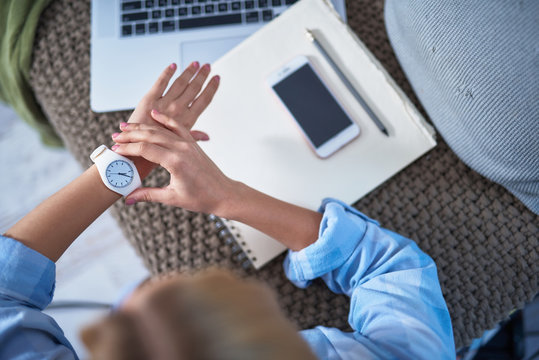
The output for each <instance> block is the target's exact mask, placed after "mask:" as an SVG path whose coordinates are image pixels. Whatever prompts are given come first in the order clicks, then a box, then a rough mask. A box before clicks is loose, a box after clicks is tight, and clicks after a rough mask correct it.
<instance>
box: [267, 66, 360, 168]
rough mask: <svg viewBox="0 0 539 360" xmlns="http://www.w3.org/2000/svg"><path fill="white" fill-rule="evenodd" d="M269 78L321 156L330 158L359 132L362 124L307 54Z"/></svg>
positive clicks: (315, 150)
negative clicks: (350, 112) (353, 115)
mask: <svg viewBox="0 0 539 360" xmlns="http://www.w3.org/2000/svg"><path fill="white" fill-rule="evenodd" d="M268 82H269V84H270V86H271V88H272V89H273V91H274V92H275V94H276V95H277V97H278V98H279V100H280V101H281V102H282V104H283V105H284V107H285V108H286V109H287V110H288V112H289V113H290V115H291V116H292V118H293V119H294V120H295V121H296V123H297V124H298V125H299V128H300V129H301V132H302V133H303V135H304V136H305V138H306V140H307V142H308V143H309V145H310V147H311V148H312V149H313V151H314V152H315V154H316V155H318V156H319V157H321V158H327V157H328V156H330V155H331V154H333V153H334V152H335V151H337V150H339V149H340V148H342V147H343V146H344V145H346V144H347V143H349V142H350V141H352V140H353V139H354V138H356V137H357V136H358V135H359V132H360V130H359V126H358V125H357V124H356V123H355V122H354V121H353V120H352V119H351V118H350V116H349V115H348V114H347V112H346V111H345V110H344V108H343V107H342V106H341V104H340V103H339V101H338V100H337V98H336V97H335V96H334V95H333V94H332V93H331V91H330V90H329V89H328V88H327V86H326V85H325V84H324V83H323V82H322V80H321V79H320V76H318V74H317V73H316V71H315V70H314V68H313V67H312V65H311V63H310V62H309V59H307V57H306V56H303V55H301V56H298V57H296V58H294V59H293V60H292V61H290V62H288V63H287V64H286V65H284V66H283V67H282V68H281V69H279V70H277V71H275V72H274V73H272V74H271V75H270V76H269V78H268Z"/></svg>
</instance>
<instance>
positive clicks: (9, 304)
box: [0, 199, 455, 359]
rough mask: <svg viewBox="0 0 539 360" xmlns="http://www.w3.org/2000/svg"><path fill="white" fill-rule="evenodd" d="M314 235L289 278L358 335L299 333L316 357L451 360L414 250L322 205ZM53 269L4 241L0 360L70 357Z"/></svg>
mask: <svg viewBox="0 0 539 360" xmlns="http://www.w3.org/2000/svg"><path fill="white" fill-rule="evenodd" d="M320 211H323V213H324V216H323V219H322V223H321V225H320V238H319V239H318V240H317V241H316V242H315V243H314V244H312V245H310V246H308V247H306V248H305V249H303V250H301V251H298V252H293V251H290V252H289V254H288V256H287V258H286V260H285V264H284V267H285V271H286V274H287V276H288V278H289V279H290V280H291V281H292V282H294V283H295V284H296V285H298V286H300V287H305V286H308V285H309V283H310V281H311V280H313V279H315V278H318V277H321V278H322V279H323V280H324V281H325V282H326V284H327V285H328V287H329V288H330V289H331V290H332V291H334V292H336V293H343V294H346V295H348V296H349V297H350V299H351V304H350V314H349V322H350V325H351V327H352V329H353V330H354V332H350V333H345V332H342V331H340V330H338V329H333V328H326V327H323V326H317V327H316V328H314V329H310V330H304V331H302V332H301V335H302V336H303V338H304V339H305V340H306V341H307V342H308V343H309V344H310V346H311V348H312V349H313V351H314V352H315V353H316V354H317V355H318V357H319V358H320V359H379V358H382V359H434V358H435V359H454V358H455V349H454V341H453V332H452V328H451V320H450V318H449V313H448V311H447V307H446V304H445V301H444V299H443V296H442V292H441V290H440V285H439V283H438V276H437V273H436V265H435V264H434V262H433V261H432V259H431V258H430V257H429V256H427V255H426V254H425V253H423V252H422V251H421V250H419V248H418V247H417V245H416V244H415V243H414V242H413V241H411V240H409V239H406V238H404V237H402V236H400V235H397V234H395V233H392V232H390V231H388V230H385V229H382V228H380V227H379V225H378V223H377V222H375V221H373V220H371V219H369V218H368V217H366V216H365V215H363V214H362V213H360V212H359V211H357V210H355V209H353V208H351V207H349V206H347V205H346V204H344V203H342V202H339V201H336V200H333V199H326V200H324V202H323V203H322V206H321V208H320ZM54 283H55V264H54V263H53V262H52V261H50V260H49V259H48V258H46V257H45V256H43V255H41V254H39V253H38V252H36V251H34V250H32V249H29V248H28V247H26V246H24V245H23V244H21V243H20V242H18V241H16V240H13V239H10V238H7V237H0V359H30V358H32V359H33V358H39V359H53V358H54V359H76V358H77V355H76V354H75V352H74V350H73V348H72V347H71V345H70V343H69V341H68V340H67V339H66V337H65V336H64V334H63V332H62V330H61V329H60V327H59V326H58V324H57V323H56V322H55V321H54V320H53V319H52V318H51V317H49V316H48V315H45V314H43V313H42V310H43V309H44V308H45V307H47V305H48V304H49V303H50V302H51V301H52V297H53V293H54Z"/></svg>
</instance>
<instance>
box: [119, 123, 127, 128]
mask: <svg viewBox="0 0 539 360" xmlns="http://www.w3.org/2000/svg"><path fill="white" fill-rule="evenodd" d="M127 125H128V124H127V123H126V122H123V123H120V129H125V128H126V127H127Z"/></svg>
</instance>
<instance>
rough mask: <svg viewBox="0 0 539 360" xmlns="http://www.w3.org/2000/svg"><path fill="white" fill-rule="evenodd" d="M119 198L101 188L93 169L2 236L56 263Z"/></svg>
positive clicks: (102, 185)
mask: <svg viewBox="0 0 539 360" xmlns="http://www.w3.org/2000/svg"><path fill="white" fill-rule="evenodd" d="M119 198H120V195H119V194H116V193H115V192H113V191H111V190H109V189H108V188H107V187H106V186H105V184H103V182H102V180H101V178H100V176H99V172H98V171H97V168H96V166H95V165H94V166H92V167H90V168H89V169H88V170H86V171H85V172H84V173H83V174H82V175H80V176H79V177H78V178H76V179H75V180H73V181H72V182H71V183H69V184H68V185H67V186H65V187H64V188H63V189H61V190H60V191H58V192H57V193H56V194H54V195H52V196H51V197H49V198H48V199H47V200H45V201H44V202H43V203H41V204H40V205H39V206H37V207H36V208H35V209H34V210H32V211H31V212H30V213H29V214H27V215H26V216H25V217H24V218H22V219H21V220H20V221H19V222H17V223H16V224H15V225H14V226H13V227H11V228H10V229H9V230H8V231H7V232H6V234H5V235H6V236H9V237H11V238H14V239H16V240H18V241H20V242H21V243H23V244H24V245H26V246H28V247H29V248H31V249H34V250H36V251H38V252H40V253H41V254H43V255H45V256H46V257H48V258H49V259H51V260H52V261H56V260H58V259H59V258H60V256H61V255H62V254H63V253H64V251H65V250H66V249H67V248H68V247H69V246H70V245H71V243H72V242H73V241H74V240H75V239H76V238H77V237H78V236H79V235H80V233H82V232H83V231H84V230H85V229H86V228H87V227H88V226H89V225H90V224H91V223H92V222H93V221H94V220H95V219H96V218H97V217H99V215H101V214H102V213H103V212H104V211H105V210H106V209H108V208H109V207H110V206H111V205H112V204H113V203H114V202H115V201H116V200H118V199H119Z"/></svg>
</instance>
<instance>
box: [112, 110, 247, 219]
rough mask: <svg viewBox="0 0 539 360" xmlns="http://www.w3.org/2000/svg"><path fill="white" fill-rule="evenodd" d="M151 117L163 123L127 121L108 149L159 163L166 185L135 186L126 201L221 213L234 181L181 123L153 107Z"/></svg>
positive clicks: (231, 193)
mask: <svg viewBox="0 0 539 360" xmlns="http://www.w3.org/2000/svg"><path fill="white" fill-rule="evenodd" d="M151 116H152V117H153V119H155V120H156V121H157V122H158V123H160V124H161V125H163V126H159V125H153V124H127V125H126V126H124V127H123V128H122V130H123V132H122V133H120V134H118V135H116V136H115V137H114V141H116V143H117V145H115V146H113V147H112V149H113V150H114V151H116V152H117V153H118V154H121V155H124V156H136V157H142V158H144V159H146V160H147V161H149V162H152V163H155V164H159V165H161V166H162V167H164V168H165V169H166V170H167V171H168V172H169V173H170V184H169V185H167V186H165V187H163V188H139V189H137V190H135V191H134V192H132V193H131V194H129V196H127V198H126V204H127V205H131V204H134V203H137V202H160V203H163V204H167V205H173V206H178V207H182V208H185V209H187V210H191V211H197V212H204V213H207V214H210V213H211V214H216V215H224V213H225V211H224V209H223V208H224V207H225V206H226V204H227V203H228V202H229V201H228V200H230V197H231V196H233V194H234V193H235V187H236V186H237V184H236V182H235V181H232V180H231V179H229V178H228V177H226V176H225V175H224V174H223V173H222V172H221V170H219V168H218V167H217V166H216V165H215V164H214V163H213V162H212V161H211V160H210V158H209V157H208V156H207V155H206V154H205V153H204V151H202V149H201V148H200V147H199V146H198V145H197V143H196V141H195V139H194V138H193V136H192V134H191V133H190V132H189V130H188V129H187V127H186V126H185V125H183V124H181V123H179V122H178V121H175V120H174V119H172V118H171V117H169V116H167V115H165V114H161V113H160V112H158V111H156V110H152V111H151ZM191 125H192V124H191Z"/></svg>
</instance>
